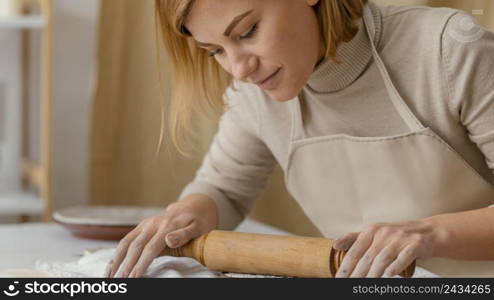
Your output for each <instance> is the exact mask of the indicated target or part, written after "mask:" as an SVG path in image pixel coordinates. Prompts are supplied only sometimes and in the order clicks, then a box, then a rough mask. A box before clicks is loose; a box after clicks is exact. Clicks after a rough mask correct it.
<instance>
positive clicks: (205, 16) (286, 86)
mask: <svg viewBox="0 0 494 300" xmlns="http://www.w3.org/2000/svg"><path fill="white" fill-rule="evenodd" d="M317 2H318V0H196V1H195V3H194V5H193V6H192V8H191V10H190V13H189V15H188V17H187V19H186V20H185V24H184V25H185V27H186V28H187V29H188V30H189V32H190V33H191V34H192V36H193V38H194V40H195V42H196V44H197V45H198V47H201V48H204V49H206V50H207V51H208V52H209V53H210V55H212V57H211V59H216V60H217V62H218V63H219V64H220V65H221V66H222V67H223V68H224V69H225V70H226V71H227V72H228V73H230V74H231V75H232V76H233V77H234V78H235V79H238V80H241V81H244V82H248V83H252V84H258V85H259V87H260V88H262V89H263V90H264V91H265V92H266V93H267V94H268V95H269V96H270V98H271V99H273V100H276V101H286V100H290V99H293V98H294V97H296V96H297V95H298V93H299V92H300V90H301V89H302V88H303V86H304V85H305V84H306V82H307V80H308V79H309V77H310V75H311V74H312V72H313V71H314V67H315V65H316V63H317V62H318V61H319V59H320V58H321V57H322V53H321V51H320V49H321V47H320V44H321V39H320V31H319V25H318V21H317V17H316V14H315V11H314V9H313V6H314V5H316V4H317Z"/></svg>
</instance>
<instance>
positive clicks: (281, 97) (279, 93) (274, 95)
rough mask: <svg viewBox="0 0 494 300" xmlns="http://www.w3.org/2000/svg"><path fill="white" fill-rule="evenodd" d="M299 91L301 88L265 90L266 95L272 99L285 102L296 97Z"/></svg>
mask: <svg viewBox="0 0 494 300" xmlns="http://www.w3.org/2000/svg"><path fill="white" fill-rule="evenodd" d="M300 91H301V89H285V90H283V89H280V90H278V89H275V90H271V91H266V94H268V96H269V97H270V98H271V99H272V100H274V101H277V102H285V101H289V100H292V99H294V98H295V97H297V96H298V94H299V93H300Z"/></svg>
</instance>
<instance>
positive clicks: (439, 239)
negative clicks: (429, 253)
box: [424, 208, 494, 260]
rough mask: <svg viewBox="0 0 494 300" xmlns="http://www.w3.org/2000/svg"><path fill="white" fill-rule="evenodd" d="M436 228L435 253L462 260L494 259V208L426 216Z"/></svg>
mask: <svg viewBox="0 0 494 300" xmlns="http://www.w3.org/2000/svg"><path fill="white" fill-rule="evenodd" d="M424 221H426V222H428V223H430V224H432V225H433V226H434V228H435V230H436V239H435V240H436V242H435V243H434V250H433V256H434V257H443V258H451V259H460V260H494V251H493V250H494V208H482V209H476V210H470V211H464V212H458V213H449V214H441V215H436V216H432V217H429V218H426V219H424Z"/></svg>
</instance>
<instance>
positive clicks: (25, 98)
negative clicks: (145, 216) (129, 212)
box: [0, 0, 494, 236]
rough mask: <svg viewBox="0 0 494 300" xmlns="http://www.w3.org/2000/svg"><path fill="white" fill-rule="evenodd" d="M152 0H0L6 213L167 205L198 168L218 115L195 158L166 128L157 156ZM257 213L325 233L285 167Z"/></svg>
mask: <svg viewBox="0 0 494 300" xmlns="http://www.w3.org/2000/svg"><path fill="white" fill-rule="evenodd" d="M39 1H41V2H39ZM153 2H154V1H153V0H84V1H81V0H0V69H1V71H0V212H1V213H0V222H3V223H12V222H28V221H39V220H42V219H44V220H48V219H49V216H50V214H51V212H52V211H53V210H56V209H60V208H64V207H69V206H74V205H78V204H90V205H138V206H162V207H165V206H166V205H167V204H169V203H171V202H173V201H176V200H177V197H178V195H179V194H180V192H181V190H182V188H183V187H184V186H185V185H186V184H187V183H188V182H189V181H190V180H192V179H193V177H194V175H195V172H196V170H197V168H198V167H199V165H200V163H201V160H202V157H203V155H204V153H205V152H206V151H207V149H208V146H209V143H210V141H211V138H212V136H213V134H214V133H215V131H216V122H215V121H214V120H207V119H201V120H200V121H199V125H200V126H199V127H198V131H199V132H198V133H199V134H198V136H199V137H200V139H199V140H198V143H197V149H196V150H197V154H196V155H194V156H193V157H191V158H185V157H182V156H180V155H179V154H178V153H177V152H176V151H175V150H174V148H173V146H171V145H170V141H169V140H168V139H166V137H165V142H164V145H163V147H162V148H161V150H160V152H159V155H158V156H157V157H156V158H155V156H154V154H155V151H156V148H157V147H158V140H159V133H160V126H161V124H160V118H161V113H160V101H161V100H160V99H161V96H160V83H159V79H158V69H159V68H161V69H162V70H163V71H164V72H163V73H164V85H163V90H164V91H165V95H164V97H165V99H164V100H165V102H166V98H167V97H169V92H170V89H171V86H170V83H169V68H168V66H167V65H166V61H165V60H164V61H163V62H162V64H161V65H160V64H158V63H157V51H156V32H155V28H154V12H153ZM374 2H376V3H377V4H381V5H427V6H434V7H443V6H445V7H452V8H457V9H461V10H464V11H466V12H467V13H470V14H472V15H474V16H475V18H477V20H478V21H479V22H480V23H481V24H483V25H484V26H485V27H487V28H488V29H490V30H491V31H492V30H494V1H492V0H450V1H448V0H442V1H439V0H431V1H426V0H408V1H405V0H402V1H397V0H395V1H391V0H387V1H385V0H375V1H374ZM40 4H41V6H40ZM43 5H45V6H43ZM43 216H44V218H43ZM251 217H252V218H254V219H256V220H258V221H261V222H264V223H267V224H269V225H273V226H276V227H279V228H281V229H284V230H286V231H290V232H292V233H295V234H301V235H312V236H319V235H320V233H319V232H318V230H317V229H316V228H315V227H314V226H313V225H312V224H311V222H310V221H309V220H308V219H307V218H306V216H305V215H304V213H303V212H302V211H301V209H300V208H299V207H298V205H297V204H296V202H295V201H294V200H293V199H292V198H291V197H290V196H289V195H288V193H287V192H286V190H285V187H284V182H283V175H282V172H281V169H280V168H279V167H278V168H277V169H276V170H275V172H274V174H273V176H272V177H271V180H270V185H269V187H268V189H267V190H266V191H265V193H264V194H263V196H262V197H261V198H260V199H258V200H257V202H256V205H255V208H254V210H253V212H252V214H251Z"/></svg>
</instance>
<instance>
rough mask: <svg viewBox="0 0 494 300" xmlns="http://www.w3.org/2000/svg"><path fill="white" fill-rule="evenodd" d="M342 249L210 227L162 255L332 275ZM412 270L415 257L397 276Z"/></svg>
mask: <svg viewBox="0 0 494 300" xmlns="http://www.w3.org/2000/svg"><path fill="white" fill-rule="evenodd" d="M345 253H346V251H339V250H335V249H333V240H331V239H326V238H317V237H301V236H281V235H270V234H253V233H242V232H233V231H223V230H213V231H211V232H209V233H207V234H205V235H202V236H200V237H198V238H197V239H194V240H191V241H190V242H189V243H187V244H186V245H184V246H182V247H179V248H175V249H172V248H166V249H165V250H164V251H163V252H162V253H161V255H162V256H164V255H166V256H177V257H190V258H194V259H196V260H197V261H199V262H200V263H201V264H202V265H204V266H206V267H207V268H209V269H211V270H216V271H220V272H233V273H248V274H263V275H278V276H289V277H334V276H335V275H336V271H338V268H339V266H340V265H341V262H342V261H343V257H344V256H345ZM414 271H415V261H414V262H413V263H412V264H410V266H408V267H407V268H406V269H405V270H404V271H403V272H402V273H401V274H400V276H402V277H411V276H412V275H413V273H414Z"/></svg>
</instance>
